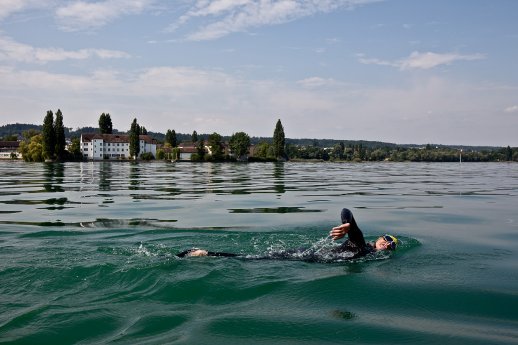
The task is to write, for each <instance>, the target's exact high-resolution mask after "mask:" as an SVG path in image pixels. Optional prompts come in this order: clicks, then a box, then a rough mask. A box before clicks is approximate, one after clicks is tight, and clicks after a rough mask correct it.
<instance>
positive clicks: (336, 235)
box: [329, 223, 351, 241]
mask: <svg viewBox="0 0 518 345" xmlns="http://www.w3.org/2000/svg"><path fill="white" fill-rule="evenodd" d="M350 228H351V224H350V223H345V224H341V225H338V226H335V227H334V228H332V229H331V231H330V232H329V236H331V237H332V238H333V241H336V240H339V239H341V238H342V237H344V236H345V234H347V233H348V232H349V229H350Z"/></svg>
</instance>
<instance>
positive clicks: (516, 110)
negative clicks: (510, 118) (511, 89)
mask: <svg viewBox="0 0 518 345" xmlns="http://www.w3.org/2000/svg"><path fill="white" fill-rule="evenodd" d="M504 111H505V112H506V113H518V105H512V106H510V107H507V108H505V109H504Z"/></svg>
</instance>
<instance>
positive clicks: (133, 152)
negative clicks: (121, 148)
mask: <svg viewBox="0 0 518 345" xmlns="http://www.w3.org/2000/svg"><path fill="white" fill-rule="evenodd" d="M139 134H140V126H139V125H138V122H137V119H133V122H132V123H131V129H130V144H129V151H130V156H131V157H133V158H134V159H137V158H138V155H139V153H140V137H139Z"/></svg>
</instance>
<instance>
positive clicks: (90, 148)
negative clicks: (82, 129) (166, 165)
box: [81, 133, 156, 160]
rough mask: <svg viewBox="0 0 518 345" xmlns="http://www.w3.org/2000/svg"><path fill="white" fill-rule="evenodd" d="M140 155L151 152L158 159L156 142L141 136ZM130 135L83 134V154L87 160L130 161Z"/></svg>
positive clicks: (148, 137)
mask: <svg viewBox="0 0 518 345" xmlns="http://www.w3.org/2000/svg"><path fill="white" fill-rule="evenodd" d="M139 138H140V153H139V155H141V154H143V153H147V152H150V153H151V154H152V155H153V157H156V141H155V140H153V139H151V137H150V136H148V135H140V136H139ZM129 143H130V136H129V135H128V134H96V133H85V134H81V153H82V154H83V157H85V158H87V159H93V160H99V159H130V158H131V157H130V151H129Z"/></svg>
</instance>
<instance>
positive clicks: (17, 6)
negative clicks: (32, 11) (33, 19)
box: [0, 0, 40, 20]
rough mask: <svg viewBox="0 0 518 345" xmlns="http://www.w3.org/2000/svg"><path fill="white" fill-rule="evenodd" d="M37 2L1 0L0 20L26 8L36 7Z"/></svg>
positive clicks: (31, 0) (34, 0)
mask: <svg viewBox="0 0 518 345" xmlns="http://www.w3.org/2000/svg"><path fill="white" fill-rule="evenodd" d="M39 2H40V1H37V0H2V1H0V20H2V19H4V18H7V17H8V16H10V15H12V14H13V13H16V12H19V11H22V10H25V9H26V8H28V7H32V6H36V5H37V4H38V3H39Z"/></svg>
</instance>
